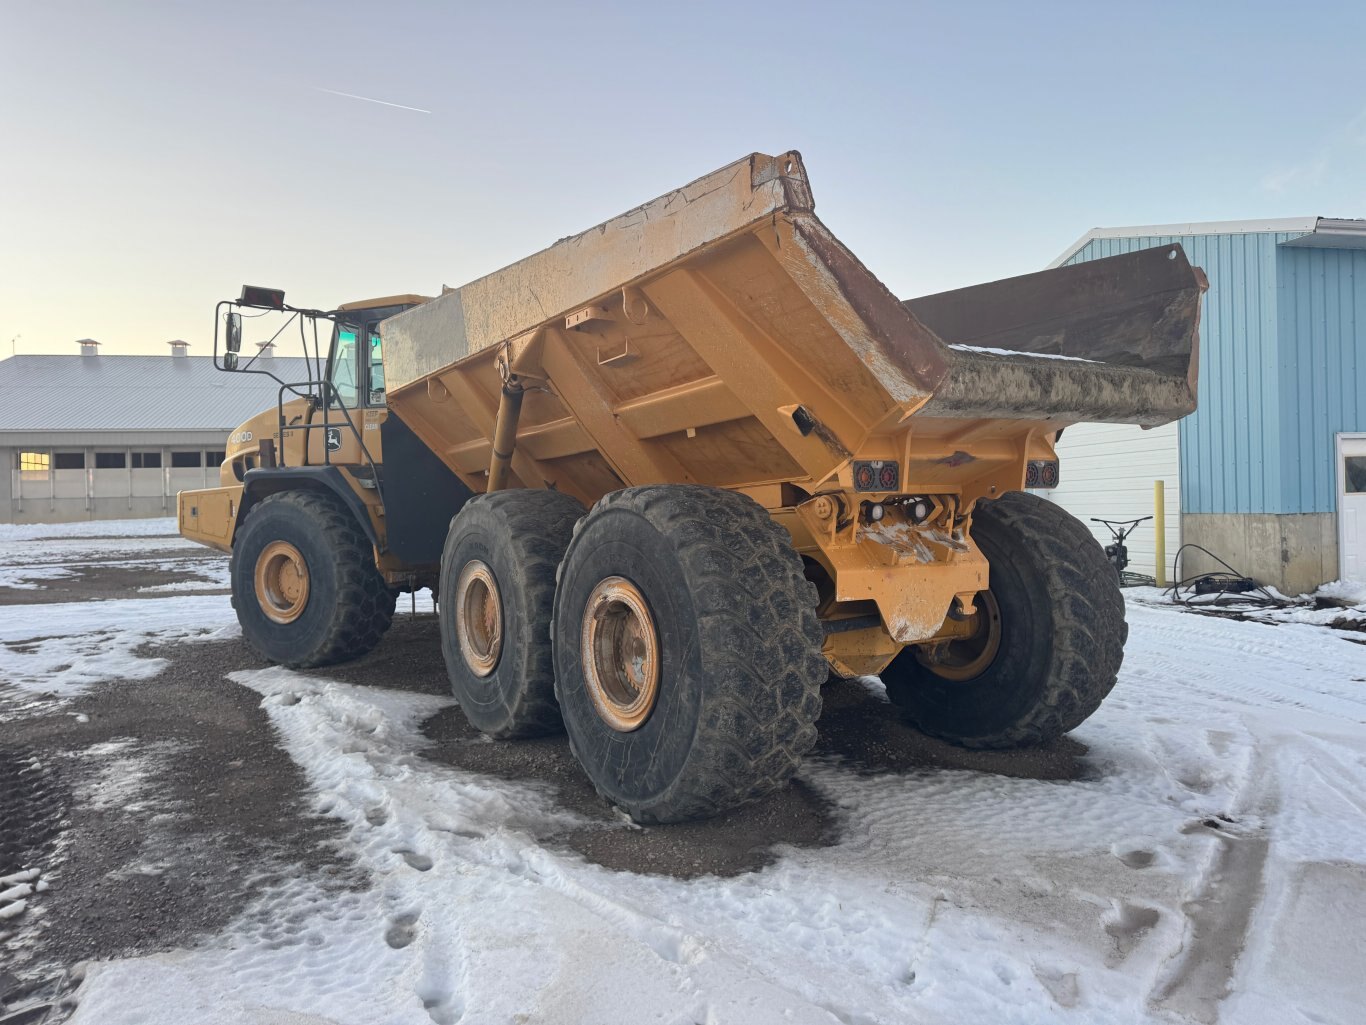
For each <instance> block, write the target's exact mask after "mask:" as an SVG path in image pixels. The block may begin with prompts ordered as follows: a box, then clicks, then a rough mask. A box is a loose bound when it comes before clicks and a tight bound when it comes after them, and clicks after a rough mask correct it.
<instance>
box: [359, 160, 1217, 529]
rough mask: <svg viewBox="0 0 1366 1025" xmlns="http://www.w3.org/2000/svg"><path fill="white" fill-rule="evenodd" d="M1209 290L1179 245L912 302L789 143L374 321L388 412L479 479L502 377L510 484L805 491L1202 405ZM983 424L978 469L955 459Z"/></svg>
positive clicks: (916, 474)
mask: <svg viewBox="0 0 1366 1025" xmlns="http://www.w3.org/2000/svg"><path fill="white" fill-rule="evenodd" d="M1203 287H1204V282H1203V278H1202V276H1201V275H1200V272H1199V271H1198V270H1196V269H1193V268H1191V267H1190V265H1189V263H1188V262H1187V260H1186V258H1185V255H1184V253H1182V252H1181V250H1180V247H1179V246H1168V247H1164V248H1163V249H1159V250H1151V251H1147V252H1144V253H1137V254H1132V255H1130V256H1123V257H1116V258H1114V259H1113V260H1103V261H1095V262H1093V263H1090V264H1085V265H1082V266H1080V267H1069V268H1060V269H1058V270H1054V271H1045V272H1042V273H1040V274H1032V275H1025V276H1024V277H1021V278H1014V279H1008V280H1007V281H1001V282H996V283H993V284H990V285H982V286H975V287H974V288H969V289H962V290H958V291H955V292H949V293H943V294H941V295H937V296H929V297H926V298H924V299H917V300H911V301H909V302H904V303H903V302H902V301H901V300H899V299H898V298H897V297H896V296H894V295H893V294H892V293H891V292H890V291H889V290H888V289H887V288H886V287H885V286H884V285H883V284H882V283H881V282H880V281H879V280H878V279H877V278H876V277H875V276H874V275H873V274H872V273H871V272H870V271H869V270H868V269H867V268H865V267H864V266H863V265H862V264H861V263H860V262H859V261H858V259H857V258H856V257H855V256H854V255H853V254H852V253H851V252H849V250H848V249H847V248H845V247H844V246H843V245H842V244H841V243H840V242H839V240H838V239H837V238H835V236H834V235H833V234H832V233H831V232H830V231H829V230H828V229H827V228H826V227H825V226H824V225H823V224H822V223H821V222H820V220H819V219H817V218H816V216H815V214H814V204H813V201H812V196H811V190H810V186H809V183H808V181H807V177H806V172H805V169H804V167H803V165H802V162H801V158H800V156H799V155H798V154H797V153H795V152H791V153H786V154H783V155H780V156H777V157H773V156H766V155H762V154H753V155H751V156H748V157H746V158H744V159H743V160H740V161H737V162H736V163H734V164H731V165H729V166H727V167H725V168H722V169H721V170H719V171H716V172H714V173H712V174H710V175H707V176H705V177H703V178H701V179H698V180H697V181H695V182H693V183H691V184H690V185H688V186H685V187H683V188H682V189H678V190H675V191H673V192H670V193H667V194H666V195H664V196H661V197H659V198H658V199H656V200H653V201H652V202H650V203H647V204H645V205H643V206H640V207H637V208H635V209H633V210H631V211H628V212H627V213H625V214H623V215H621V216H619V217H616V218H614V219H612V220H610V221H608V222H606V223H604V224H601V225H598V226H597V227H595V228H592V229H590V230H589V231H587V232H584V233H582V234H580V235H576V236H573V237H571V238H567V239H564V240H562V241H560V242H558V243H556V244H555V245H554V246H552V247H550V248H549V249H547V250H544V251H542V252H540V253H537V254H535V255H533V256H531V257H528V258H527V259H525V260H522V261H520V262H518V263H516V264H513V265H511V266H509V267H507V268H504V269H503V270H500V271H497V272H495V273H493V274H491V275H489V276H488V277H485V278H482V279H480V280H478V281H475V282H472V283H470V284H468V285H465V286H463V287H462V288H459V289H455V290H451V291H449V292H447V293H446V294H444V295H442V296H441V297H439V298H437V299H436V300H434V301H432V302H430V303H427V304H425V305H423V306H420V307H417V308H415V309H413V310H410V311H408V312H406V313H403V314H401V315H399V316H396V317H393V318H391V319H390V320H388V321H386V322H385V323H384V325H383V326H382V328H381V330H382V333H383V337H384V347H385V364H386V375H387V380H388V385H389V396H390V398H389V402H390V405H391V408H392V409H393V410H394V411H395V412H396V413H397V414H398V415H399V416H400V417H401V418H402V419H403V420H404V421H405V422H406V423H407V424H408V425H409V426H410V427H411V428H412V429H413V431H414V432H415V433H417V434H418V436H419V437H420V438H422V440H423V441H424V442H425V443H426V444H427V445H428V446H429V447H430V448H431V449H432V450H433V451H434V452H436V453H437V454H438V455H439V456H440V458H441V459H442V460H443V461H444V462H445V463H446V464H447V465H449V466H450V467H451V468H452V469H453V470H454V471H455V472H456V473H457V474H458V475H460V477H461V478H462V479H463V480H465V482H466V483H467V484H468V485H469V486H470V487H472V488H474V489H475V490H483V488H484V486H485V481H486V473H487V471H488V469H489V466H490V459H491V456H492V441H493V437H494V427H495V423H496V421H497V415H498V409H499V402H500V393H501V390H502V388H503V382H504V380H505V379H507V378H508V377H509V375H514V376H515V377H517V378H518V379H519V380H521V381H522V382H523V383H525V384H528V385H529V387H528V389H527V391H526V392H525V398H524V401H523V404H522V406H521V415H520V421H519V424H518V428H517V431H516V444H515V449H514V454H513V457H512V465H511V472H512V477H513V480H512V483H513V484H514V485H520V486H525V487H548V486H553V487H556V488H559V489H561V490H564V491H567V492H569V493H571V494H575V495H577V496H578V497H580V498H582V499H583V500H584V501H588V502H591V501H593V500H595V499H596V498H598V497H600V496H601V495H602V494H605V493H607V492H609V491H613V490H616V489H617V488H620V487H622V486H624V485H635V484H645V483H652V482H695V483H702V484H710V485H716V486H722V487H756V486H762V485H769V484H794V485H797V486H798V487H800V488H801V489H803V490H804V491H806V492H807V493H813V492H814V491H816V490H817V489H818V488H820V487H821V486H822V484H824V483H826V482H831V481H833V480H835V479H836V478H837V477H838V476H839V474H841V472H846V471H847V468H848V466H849V463H850V460H851V459H852V458H854V457H855V456H859V457H862V458H889V459H894V460H896V461H898V462H899V463H900V464H901V465H903V466H904V467H905V473H906V477H907V478H908V479H909V480H913V481H916V482H917V483H925V484H938V485H942V486H944V487H949V488H952V487H956V486H962V485H963V484H964V483H965V482H967V481H968V480H969V479H970V478H972V477H973V476H974V475H981V474H983V473H988V472H989V471H990V467H991V466H992V465H993V463H992V447H993V445H996V446H998V447H1000V448H1001V450H1002V451H1003V452H1004V451H1006V450H1007V449H1009V450H1010V451H1011V453H1013V457H1018V455H1019V446H1020V444H1021V443H1020V440H1019V439H1020V438H1021V437H1023V436H1025V435H1030V436H1035V435H1039V434H1041V432H1047V433H1048V434H1049V435H1050V437H1051V432H1053V431H1056V430H1057V428H1059V427H1063V426H1066V425H1067V424H1070V423H1073V422H1077V421H1081V420H1103V421H1111V422H1126V423H1141V424H1159V423H1164V422H1168V421H1170V420H1172V419H1175V418H1177V417H1180V416H1182V415H1184V414H1185V413H1187V412H1189V411H1190V410H1191V409H1193V408H1194V404H1195V388H1194V386H1195V380H1194V376H1195V369H1194V368H1195V362H1196V338H1197V327H1198V315H1199V300H1200V293H1201V291H1202V290H1203ZM969 436H970V437H971V440H972V441H973V444H974V454H973V460H972V461H971V462H972V465H971V466H968V465H965V464H964V461H963V460H959V459H957V458H956V455H955V454H956V453H959V452H960V450H961V448H962V447H963V446H964V444H965V439H966V438H968V437H969ZM913 438H914V442H912V439H913ZM1012 446H1013V448H1012ZM1016 486H1018V485H1016Z"/></svg>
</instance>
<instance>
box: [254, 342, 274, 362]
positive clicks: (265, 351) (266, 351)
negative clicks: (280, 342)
mask: <svg viewBox="0 0 1366 1025" xmlns="http://www.w3.org/2000/svg"><path fill="white" fill-rule="evenodd" d="M256 347H257V348H258V349H260V350H261V351H260V352H258V353H257V354H256V358H257V359H270V357H272V356H274V355H275V343H274V342H257V343H256Z"/></svg>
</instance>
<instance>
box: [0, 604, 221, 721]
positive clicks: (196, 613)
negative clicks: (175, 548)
mask: <svg viewBox="0 0 1366 1025" xmlns="http://www.w3.org/2000/svg"><path fill="white" fill-rule="evenodd" d="M238 632H239V628H238V626H237V617H236V615H235V614H234V613H233V611H232V605H231V604H230V602H229V600H228V598H227V596H226V595H213V596H209V595H195V596H193V597H180V598H176V599H174V600H160V599H156V600H146V599H136V598H125V599H115V600H113V601H101V602H67V603H56V604H50V605H9V606H6V607H4V608H2V609H0V684H4V683H7V684H9V685H11V686H13V687H15V688H17V689H18V690H21V691H27V692H29V693H32V694H46V695H55V696H67V697H69V696H71V695H74V694H78V693H80V692H81V691H82V690H84V689H85V688H86V687H88V686H90V685H91V684H95V683H101V682H104V681H106V680H146V679H149V678H151V677H153V676H155V675H156V674H157V673H159V672H160V671H161V669H162V667H163V666H164V665H165V661H164V660H163V659H158V658H144V657H142V656H140V655H137V654H135V652H136V651H137V649H139V648H141V647H143V646H144V645H146V644H148V643H149V642H151V641H158V642H165V641H176V640H190V639H194V638H211V637H232V636H235V635H236V634H237V633H238Z"/></svg>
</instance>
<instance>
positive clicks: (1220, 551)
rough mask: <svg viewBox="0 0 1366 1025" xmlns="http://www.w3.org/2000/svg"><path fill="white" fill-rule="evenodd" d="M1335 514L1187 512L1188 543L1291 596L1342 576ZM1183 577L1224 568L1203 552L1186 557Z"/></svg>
mask: <svg viewBox="0 0 1366 1025" xmlns="http://www.w3.org/2000/svg"><path fill="white" fill-rule="evenodd" d="M1337 529H1338V528H1337V515H1336V514H1335V513H1294V514H1287V515H1277V514H1275V513H1184V514H1182V516H1181V540H1182V542H1183V543H1187V544H1196V545H1201V546H1203V547H1205V548H1208V549H1209V550H1210V551H1211V552H1213V553H1214V554H1215V555H1217V556H1219V557H1220V558H1221V559H1223V560H1224V561H1225V562H1227V563H1228V564H1229V565H1230V566H1232V567H1233V568H1234V569H1236V570H1237V571H1238V572H1239V573H1242V574H1244V575H1245V576H1249V577H1252V578H1253V579H1254V580H1256V581H1257V582H1258V583H1260V584H1270V585H1272V586H1273V587H1275V588H1276V589H1277V590H1279V591H1281V592H1282V593H1284V594H1287V595H1297V594H1305V593H1307V592H1309V591H1312V590H1314V589H1315V588H1316V587H1318V586H1319V585H1321V584H1325V583H1327V582H1328V581H1330V580H1336V579H1337V577H1338V534H1337ZM1181 563H1182V565H1181V567H1180V570H1179V571H1180V573H1181V576H1182V577H1183V578H1184V577H1190V576H1193V575H1194V574H1197V573H1209V572H1213V571H1215V570H1220V569H1222V567H1221V566H1219V565H1218V564H1217V563H1216V562H1214V561H1213V560H1212V559H1210V558H1208V557H1207V556H1205V555H1202V554H1201V553H1199V552H1192V551H1189V550H1187V551H1186V553H1185V554H1184V555H1182V556H1181Z"/></svg>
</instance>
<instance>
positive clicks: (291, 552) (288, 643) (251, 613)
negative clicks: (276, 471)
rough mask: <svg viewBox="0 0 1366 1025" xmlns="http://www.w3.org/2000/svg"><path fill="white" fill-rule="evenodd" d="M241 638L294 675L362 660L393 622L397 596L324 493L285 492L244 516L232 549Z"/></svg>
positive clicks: (351, 523) (344, 512) (346, 515)
mask: <svg viewBox="0 0 1366 1025" xmlns="http://www.w3.org/2000/svg"><path fill="white" fill-rule="evenodd" d="M230 571H231V576H232V604H233V608H235V609H236V610H237V619H238V621H239V622H240V623H241V624H242V636H243V637H245V638H246V641H247V643H248V644H250V645H251V646H252V647H253V648H255V649H256V650H257V651H258V652H260V654H262V655H264V656H265V657H266V658H268V659H270V660H271V661H272V662H278V663H279V664H280V665H285V666H290V667H292V668H307V667H311V666H325V665H331V664H333V663H336V662H346V661H349V660H350V659H353V658H359V657H360V656H361V655H364V654H365V653H366V652H367V651H369V650H370V649H372V648H373V647H374V646H375V645H376V644H378V643H379V641H380V638H381V637H383V636H384V632H385V631H386V630H388V629H389V624H390V623H391V622H392V621H393V618H394V595H393V592H392V591H390V590H389V588H388V586H387V585H386V584H385V583H384V577H383V576H381V575H380V572H379V570H378V569H376V568H375V556H374V549H373V548H372V546H371V544H370V542H369V540H368V539H367V538H366V536H365V534H364V533H363V532H362V531H361V529H360V525H359V524H358V523H357V522H356V520H355V517H353V516H352V514H351V512H350V511H349V510H348V509H347V508H346V507H345V506H344V505H342V504H341V502H340V501H339V500H338V499H336V498H333V497H332V496H331V495H328V494H321V493H317V492H309V491H282V492H279V493H278V494H274V495H267V496H266V497H265V498H263V499H261V501H259V502H257V503H256V504H255V505H254V506H252V507H251V509H250V510H248V512H247V517H246V520H245V521H244V522H243V524H242V529H241V530H240V531H238V533H237V537H236V539H235V540H234V541H233V546H232V561H231V563H230Z"/></svg>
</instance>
